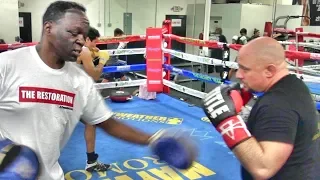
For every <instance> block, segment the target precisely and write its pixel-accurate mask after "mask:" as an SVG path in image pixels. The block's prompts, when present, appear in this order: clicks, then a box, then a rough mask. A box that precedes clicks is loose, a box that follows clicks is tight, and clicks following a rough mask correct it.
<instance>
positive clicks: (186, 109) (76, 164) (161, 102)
mask: <svg viewBox="0 0 320 180" xmlns="http://www.w3.org/2000/svg"><path fill="white" fill-rule="evenodd" d="M106 103H107V104H108V105H109V106H110V107H111V108H112V109H113V110H114V112H115V113H116V117H117V118H118V119H120V120H121V121H122V122H124V123H127V124H129V125H131V126H133V127H136V128H138V129H141V130H143V131H145V132H149V133H154V132H156V131H157V130H159V129H161V128H169V127H179V128H184V129H185V130H186V133H188V134H190V138H194V139H195V140H196V142H197V143H198V145H199V157H198V159H197V161H196V162H195V163H194V165H193V167H192V168H191V169H190V170H188V171H182V170H178V169H174V168H173V167H169V166H168V165H167V164H165V163H163V162H159V161H158V160H157V159H156V158H155V157H153V156H152V154H151V152H150V150H149V148H148V147H142V146H138V145H133V144H129V143H126V142H123V141H121V140H117V139H115V138H113V137H111V136H108V135H107V134H105V133H104V132H102V131H101V130H100V129H98V131H97V140H96V142H97V143H96V152H97V153H99V155H100V157H99V160H100V161H102V162H105V163H110V164H112V168H111V170H109V171H108V172H102V173H96V172H94V173H89V172H86V171H85V170H84V167H85V161H86V151H85V150H86V146H85V141H84V135H83V134H84V125H83V124H81V123H79V124H78V126H77V127H76V129H75V132H74V133H73V135H72V137H71V139H70V141H69V143H68V144H67V146H66V147H65V148H64V150H63V152H62V154H61V158H60V163H61V166H62V168H63V170H64V172H65V178H66V180H71V179H76V180H85V179H105V180H107V179H108V180H113V179H115V180H143V179H151V180H160V179H161V180H162V179H175V180H184V179H210V180H214V179H217V180H218V179H219V180H220V179H224V180H229V179H230V180H238V179H240V169H239V168H240V165H239V162H238V160H237V159H236V158H235V156H234V155H233V153H232V152H231V151H230V150H229V149H228V148H227V147H226V146H225V145H224V142H223V140H222V139H221V136H220V135H219V134H218V133H217V131H216V130H214V128H213V127H212V125H211V124H210V123H209V121H208V119H207V118H206V117H205V114H204V113H203V111H202V109H200V108H199V107H197V106H190V104H187V103H185V102H183V101H180V100H178V99H175V98H172V97H170V96H168V95H165V94H158V95H157V99H156V100H149V101H148V100H142V99H139V98H138V97H134V99H133V100H131V101H130V102H126V103H113V102H111V101H110V100H108V99H107V100H106Z"/></svg>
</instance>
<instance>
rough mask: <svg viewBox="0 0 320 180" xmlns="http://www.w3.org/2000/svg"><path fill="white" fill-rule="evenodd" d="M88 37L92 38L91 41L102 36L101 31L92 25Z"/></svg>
mask: <svg viewBox="0 0 320 180" xmlns="http://www.w3.org/2000/svg"><path fill="white" fill-rule="evenodd" d="M87 37H88V38H89V39H90V41H93V40H95V39H96V38H99V37H100V33H99V31H98V30H97V29H96V28H94V27H91V26H90V27H89V30H88V33H87Z"/></svg>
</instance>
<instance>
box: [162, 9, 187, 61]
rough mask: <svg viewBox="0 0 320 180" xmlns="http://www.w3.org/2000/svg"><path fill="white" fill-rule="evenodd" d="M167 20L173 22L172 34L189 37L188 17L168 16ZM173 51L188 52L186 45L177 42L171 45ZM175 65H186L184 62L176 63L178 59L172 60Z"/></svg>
mask: <svg viewBox="0 0 320 180" xmlns="http://www.w3.org/2000/svg"><path fill="white" fill-rule="evenodd" d="M166 20H171V24H172V34H174V35H177V36H182V37H186V36H187V29H186V27H187V16H186V15H166ZM171 45H172V48H171V49H173V50H176V51H180V52H185V51H186V45H185V44H184V43H180V42H177V41H172V43H171ZM175 63H185V61H183V60H178V62H176V59H175V58H173V59H172V64H175Z"/></svg>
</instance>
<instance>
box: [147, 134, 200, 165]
mask: <svg viewBox="0 0 320 180" xmlns="http://www.w3.org/2000/svg"><path fill="white" fill-rule="evenodd" d="M185 132H186V131H183V130H179V129H177V130H174V129H162V130H159V131H157V132H156V133H155V134H154V135H153V136H152V137H151V138H150V140H149V144H150V147H151V150H152V152H153V153H154V154H155V155H156V156H158V158H159V159H160V160H161V161H165V162H167V163H168V164H169V165H171V166H173V167H175V168H178V169H188V168H190V167H191V166H192V163H193V161H195V159H196V157H197V155H198V148H197V145H196V143H195V141H194V140H193V139H192V138H191V137H190V134H187V133H185Z"/></svg>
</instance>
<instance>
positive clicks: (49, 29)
mask: <svg viewBox="0 0 320 180" xmlns="http://www.w3.org/2000/svg"><path fill="white" fill-rule="evenodd" d="M52 28H53V23H52V22H51V21H47V22H45V23H44V26H43V33H44V34H47V35H49V34H51V33H52Z"/></svg>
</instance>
